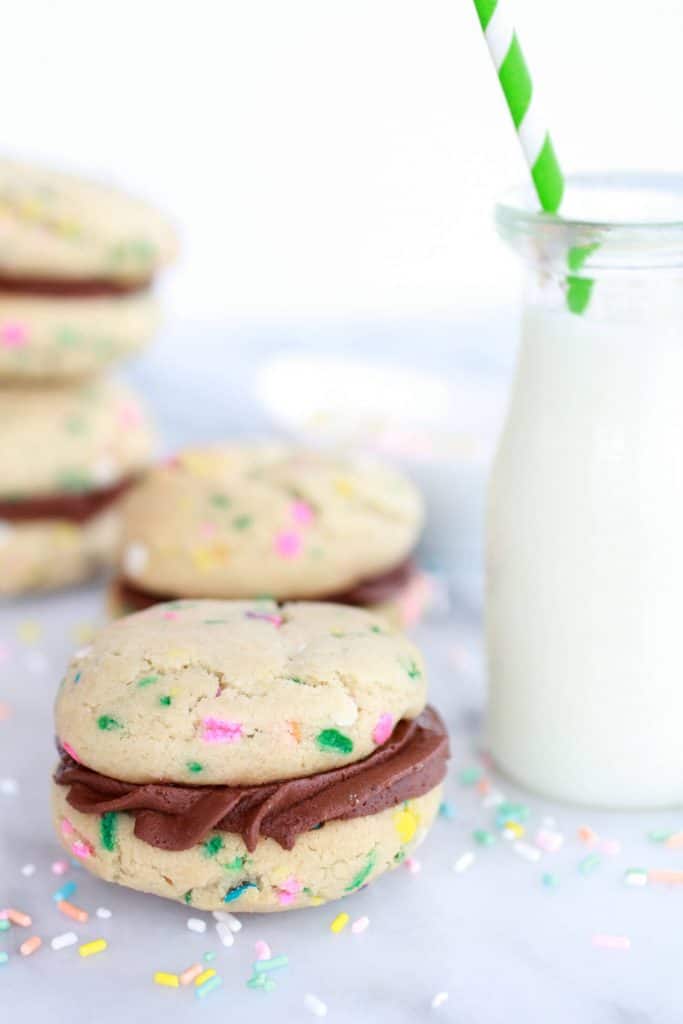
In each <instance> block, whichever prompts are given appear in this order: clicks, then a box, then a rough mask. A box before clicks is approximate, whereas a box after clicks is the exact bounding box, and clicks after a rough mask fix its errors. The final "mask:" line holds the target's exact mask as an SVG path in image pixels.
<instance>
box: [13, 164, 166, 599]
mask: <svg viewBox="0 0 683 1024" xmlns="http://www.w3.org/2000/svg"><path fill="white" fill-rule="evenodd" d="M175 247H176V243H175V237H174V234H173V231H172V229H171V227H170V226H169V225H168V224H167V223H166V221H165V220H164V219H163V218H162V217H161V216H160V215H159V214H157V213H156V211H154V210H152V209H150V208H149V207H148V206H146V205H145V204H143V203H141V202H139V201H136V200H134V199H131V198H130V197H128V196H126V195H124V194H122V193H120V192H118V191H116V190H114V189H111V188H108V187H105V186H102V185H99V184H94V183H91V182H86V181H82V180H80V179H76V178H73V177H71V176H69V175H65V174H59V173H55V172H52V171H46V170H43V169H40V168H36V167H31V166H26V165H23V164H20V163H16V162H12V161H0V431H1V433H2V445H1V446H0V594H2V595H10V594H19V593H22V592H24V591H28V590H36V589H37V590H41V589H49V588H52V587H59V586H63V585H66V584H71V583H75V582H78V581H80V580H83V579H85V578H87V577H88V576H89V575H91V574H92V573H93V572H95V571H97V570H98V569H99V568H101V567H103V566H105V565H107V564H109V562H110V561H111V559H112V556H113V552H114V548H115V546H116V543H117V517H116V512H115V505H116V502H117V500H118V498H119V497H120V495H121V494H122V492H123V491H124V490H125V489H126V487H127V486H128V484H129V483H130V482H131V480H132V479H133V478H134V477H135V476H136V475H137V474H138V473H139V472H140V471H141V470H142V469H143V468H144V467H145V466H147V465H148V463H149V461H150V459H151V456H152V453H153V448H154V436H153V431H152V428H151V426H150V423H149V421H148V418H147V416H146V414H145V412H144V410H143V408H142V406H141V404H140V402H139V400H138V398H137V396H136V395H135V394H134V393H133V392H132V391H131V390H130V389H129V388H128V387H124V386H123V385H122V384H120V383H118V382H116V381H114V380H112V379H110V378H109V377H108V376H106V372H107V370H108V369H109V367H111V365H112V364H114V363H115V362H117V361H118V360H120V359H122V358H123V357H125V356H127V355H129V354H131V353H133V352H135V351H137V350H139V349H140V348H142V346H144V345H145V344H146V342H147V341H148V340H149V338H150V336H151V334H152V333H153V331H154V329H155V326H156V322H157V315H158V314H157V305H156V302H155V300H154V298H153V297H152V294H151V285H152V281H153V277H154V275H155V273H156V271H157V270H158V269H159V267H160V266H162V265H164V264H165V263H168V262H169V261H170V260H171V259H172V257H173V256H174V254H175Z"/></svg>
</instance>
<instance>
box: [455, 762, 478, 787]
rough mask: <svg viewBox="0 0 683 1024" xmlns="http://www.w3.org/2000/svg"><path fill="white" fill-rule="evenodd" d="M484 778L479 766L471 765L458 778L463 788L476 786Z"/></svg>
mask: <svg viewBox="0 0 683 1024" xmlns="http://www.w3.org/2000/svg"><path fill="white" fill-rule="evenodd" d="M481 776H482V770H481V768H480V767H479V765H478V764H473V765H470V766H469V767H467V768H463V770H462V771H461V772H460V775H459V776H458V779H459V781H460V783H461V785H463V786H474V785H475V783H477V782H479V780H480V778H481Z"/></svg>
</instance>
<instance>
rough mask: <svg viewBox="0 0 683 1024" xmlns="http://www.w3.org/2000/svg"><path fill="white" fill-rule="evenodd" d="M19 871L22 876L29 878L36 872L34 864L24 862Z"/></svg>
mask: <svg viewBox="0 0 683 1024" xmlns="http://www.w3.org/2000/svg"><path fill="white" fill-rule="evenodd" d="M21 873H22V875H23V876H24V878H30V877H31V875H35V873H36V866H35V864H24V866H23V868H22V869H21Z"/></svg>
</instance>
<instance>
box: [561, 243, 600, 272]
mask: <svg viewBox="0 0 683 1024" xmlns="http://www.w3.org/2000/svg"><path fill="white" fill-rule="evenodd" d="M599 248H600V243H599V242H592V243H591V244H590V245H573V246H572V247H571V249H570V250H569V252H568V253H567V267H568V268H569V270H571V271H573V272H574V273H576V271H577V270H581V268H582V266H583V265H584V263H585V262H586V260H587V259H588V258H589V257H590V256H592V255H593V253H594V252H597V251H598V249H599Z"/></svg>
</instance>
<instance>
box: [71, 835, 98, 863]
mask: <svg viewBox="0 0 683 1024" xmlns="http://www.w3.org/2000/svg"><path fill="white" fill-rule="evenodd" d="M71 852H72V853H73V855H74V857H82V858H83V859H86V858H87V857H92V855H93V853H94V852H95V851H94V850H93V848H92V846H91V845H90V843H87V842H85V840H82V839H77V840H76V842H75V843H72V844H71Z"/></svg>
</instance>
